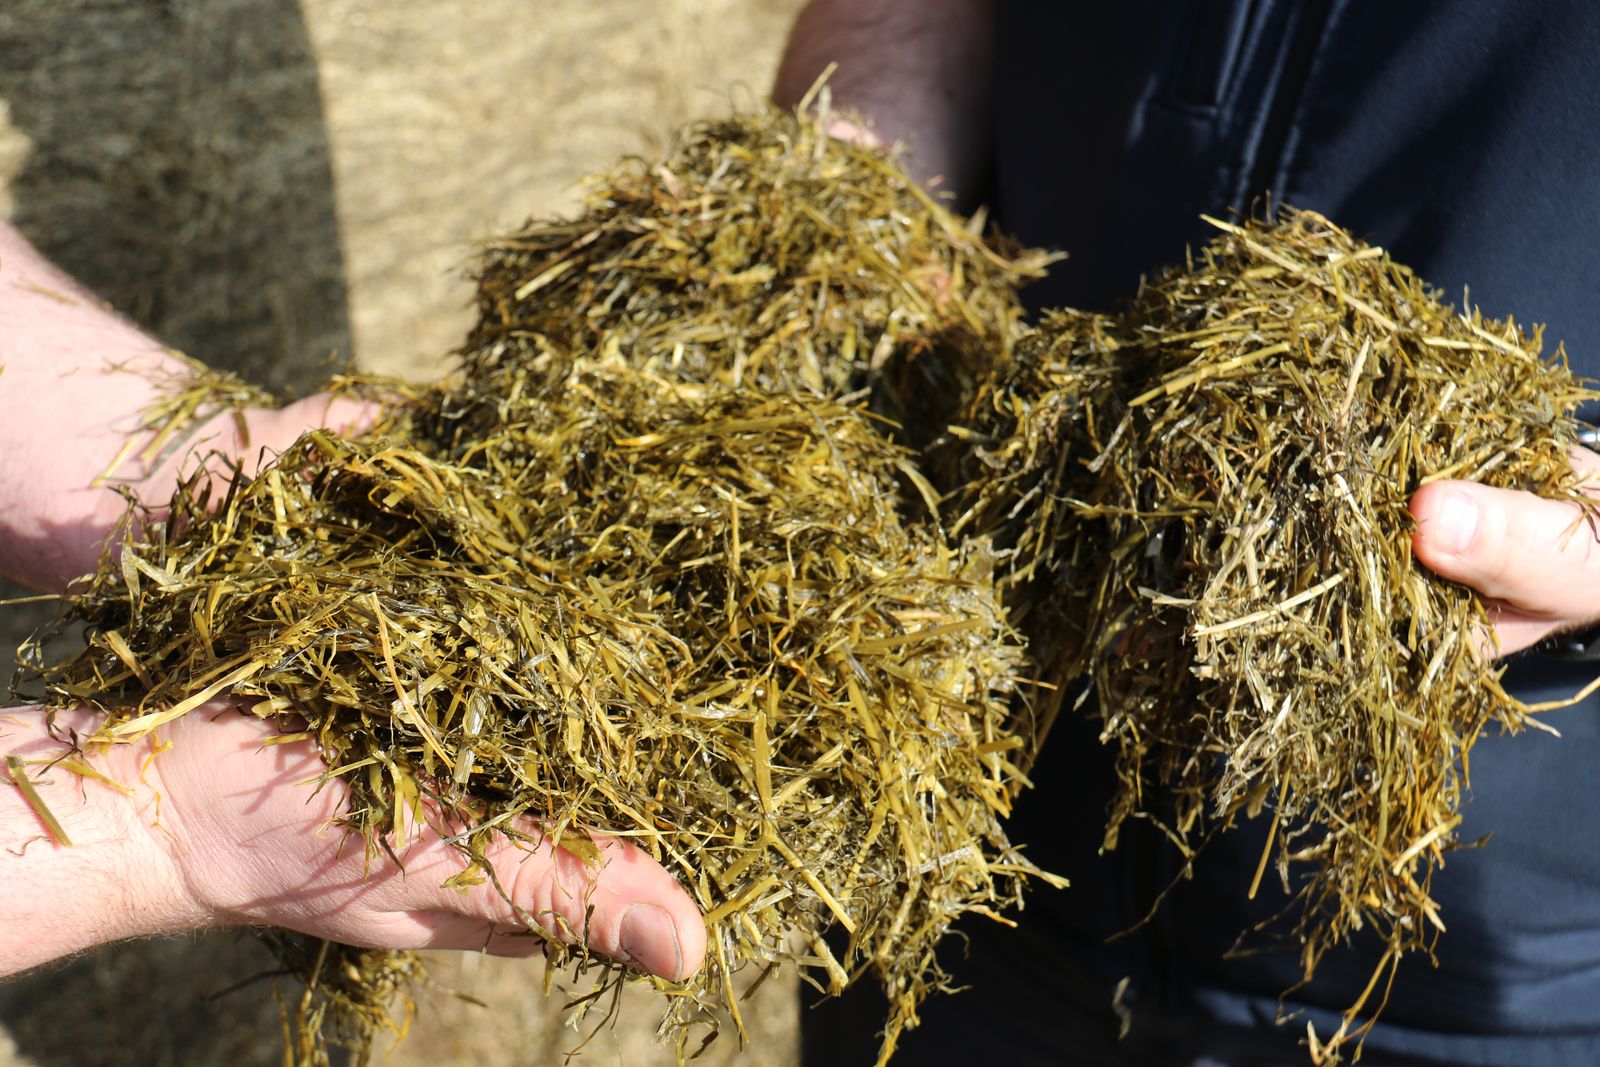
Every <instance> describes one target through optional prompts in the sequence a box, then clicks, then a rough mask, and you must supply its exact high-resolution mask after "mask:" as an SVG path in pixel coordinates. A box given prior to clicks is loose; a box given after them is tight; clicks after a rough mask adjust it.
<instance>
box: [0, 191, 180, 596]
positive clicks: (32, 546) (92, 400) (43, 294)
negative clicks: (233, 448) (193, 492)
mask: <svg viewBox="0 0 1600 1067" xmlns="http://www.w3.org/2000/svg"><path fill="white" fill-rule="evenodd" d="M0 365H3V370H0V574H4V575H5V576H6V577H9V578H13V579H15V580H18V581H21V582H23V583H25V584H28V585H33V586H36V587H40V588H59V587H61V586H62V585H64V584H65V583H66V582H67V581H68V580H70V579H71V578H73V577H75V576H76V575H77V574H79V573H82V572H83V571H84V570H85V569H88V568H89V567H92V565H93V562H94V560H95V558H96V556H97V555H98V553H99V549H100V545H101V544H102V543H103V541H104V540H105V536H106V534H107V533H108V532H109V531H110V530H111V528H112V527H113V526H114V525H115V523H116V522H117V520H118V519H119V517H120V516H121V515H122V513H123V511H124V510H125V505H124V503H123V500H122V498H121V497H120V496H119V495H118V494H117V492H116V491H115V490H113V489H111V488H108V487H106V486H104V485H100V486H97V485H96V484H95V483H96V480H97V479H98V478H100V476H102V475H104V474H107V473H108V472H109V471H110V468H111V467H112V465H113V463H114V461H116V459H117V457H118V455H119V454H120V453H121V452H122V451H123V449H124V446H125V445H126V444H127V443H128V441H129V438H130V437H134V436H137V435H138V433H139V430H140V413H141V412H142V411H144V409H145V408H146V407H147V406H148V405H149V404H150V403H151V401H152V400H153V399H154V398H155V396H156V395H157V390H158V389H159V387H160V386H159V383H160V382H162V381H163V380H170V379H172V378H174V377H179V376H182V375H183V374H184V373H185V371H186V368H185V364H184V363H183V362H182V360H180V359H179V358H178V357H176V356H174V355H173V354H172V353H171V352H169V351H167V350H166V349H165V348H163V347H162V346H161V345H160V344H159V343H157V342H156V341H155V340H153V339H152V338H150V337H149V336H147V335H146V334H144V333H142V332H140V331H139V330H138V329H137V328H135V327H134V326H133V325H132V324H131V323H129V322H127V321H126V320H125V319H123V318H121V317H119V316H118V315H116V314H115V313H113V312H112V311H110V310H109V309H107V308H106V307H105V306H104V305H102V304H101V303H100V302H99V301H98V300H96V299H95V298H94V297H93V296H91V295H90V294H89V293H87V292H85V291H84V290H82V289H80V288H79V287H78V286H77V285H75V284H74V283H73V282H72V280H71V279H69V278H68V277H67V276H66V275H64V274H62V273H61V272H60V271H59V270H57V269H56V268H55V267H53V266H52V265H51V264H50V263H48V262H47V261H46V260H45V259H44V258H43V257H42V256H41V255H39V253H38V252H37V251H35V250H34V249H33V248H32V247H31V246H29V244H28V243H27V242H26V241H25V240H24V239H23V238H22V236H21V235H20V234H18V233H17V232H16V231H15V230H14V229H12V228H11V227H10V226H8V225H6V224H5V223H4V222H0ZM115 473H116V474H117V475H118V476H120V477H123V478H127V479H130V480H131V481H130V484H136V483H137V480H138V479H139V478H140V477H141V476H142V475H145V474H147V473H148V471H146V470H145V469H144V467H143V465H142V461H141V459H140V457H139V456H137V455H133V456H130V457H128V459H127V462H125V463H124V464H123V465H122V467H121V469H120V470H118V471H117V472H115Z"/></svg>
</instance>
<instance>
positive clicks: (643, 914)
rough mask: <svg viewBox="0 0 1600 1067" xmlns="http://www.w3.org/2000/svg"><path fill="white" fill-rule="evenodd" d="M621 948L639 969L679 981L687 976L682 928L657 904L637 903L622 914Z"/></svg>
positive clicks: (618, 937)
mask: <svg viewBox="0 0 1600 1067" xmlns="http://www.w3.org/2000/svg"><path fill="white" fill-rule="evenodd" d="M617 941H618V945H617V947H618V948H619V949H621V950H622V954H623V955H625V956H627V957H628V959H630V960H632V961H633V962H634V963H635V964H637V965H638V966H639V967H641V968H643V969H644V970H647V971H649V972H650V973H651V974H658V975H660V976H661V977H663V978H668V979H671V980H672V981H677V980H678V978H679V977H681V976H682V974H683V948H682V947H681V946H680V945H679V944H678V927H677V925H676V924H674V923H673V921H672V916H670V915H668V914H667V913H666V910H665V909H663V908H661V907H659V906H657V905H655V904H635V905H633V906H632V907H630V908H629V909H628V910H627V911H625V912H623V913H622V926H621V928H620V929H619V930H618V933H617Z"/></svg>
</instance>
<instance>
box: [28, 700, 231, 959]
mask: <svg viewBox="0 0 1600 1067" xmlns="http://www.w3.org/2000/svg"><path fill="white" fill-rule="evenodd" d="M57 722H58V732H62V733H64V732H66V731H68V730H77V731H79V732H80V733H82V732H87V731H88V730H89V729H91V728H92V723H93V717H92V715H91V714H90V713H87V712H62V713H59V716H58V720H57ZM140 748H143V746H140ZM67 751H68V749H67V746H66V745H65V744H64V743H62V742H61V741H58V740H56V739H54V738H52V737H50V736H49V733H48V731H47V730H46V727H45V716H44V713H43V712H42V711H40V710H38V709H35V708H11V709H6V710H3V711H0V976H4V975H9V974H15V973H17V972H19V971H23V970H26V969H28V968H30V967H34V966H37V965H39V964H42V963H46V962H48V961H50V960H54V959H59V958H61V957H63V956H68V955H71V954H72V953H75V952H81V951H83V950H85V949H88V948H92V947H94V946H96V945H101V944H105V943H108V942H112V941H119V940H124V939H127V938H132V937H142V936H148V935H152V934H159V933H166V932H173V931H177V930H184V929H192V928H194V927H197V926H200V925H204V923H205V919H206V917H205V915H204V913H203V912H202V911H201V910H200V909H198V908H197V907H196V906H195V905H194V904H193V903H192V902H190V901H189V900H188V896H187V894H186V893H185V892H184V889H183V884H182V880H181V876H180V874H179V872H178V871H177V869H176V867H175V866H174V865H173V863H172V862H171V861H170V859H168V857H167V854H166V852H165V850H163V849H161V848H160V847H159V846H158V845H157V844H156V843H155V841H154V840H153V838H152V836H151V835H152V834H154V833H160V832H161V830H160V827H159V825H158V824H157V823H156V818H155V816H156V803H157V801H156V793H155V791H154V790H152V789H151V788H149V787H148V786H146V785H144V784H142V783H141V774H140V766H139V763H140V753H139V751H138V749H135V748H133V747H123V748H120V749H117V750H114V751H112V752H109V753H102V754H100V755H97V756H92V757H90V758H89V760H88V765H89V766H91V767H93V768H94V770H96V771H98V772H99V773H101V774H103V775H105V776H106V777H107V778H108V779H109V780H110V781H112V782H116V783H117V785H118V787H120V788H118V787H113V786H112V785H109V784H107V783H106V782H103V781H100V780H97V779H95V778H93V777H86V776H81V775H79V774H76V773H73V772H72V771H71V770H68V769H65V768H64V767H63V766H62V765H60V764H57V765H55V766H51V765H50V764H51V763H52V761H55V760H58V759H59V758H60V757H62V756H63V755H66V754H67ZM5 757H16V758H17V759H19V760H21V761H23V765H22V767H21V768H20V769H19V768H17V767H16V765H15V764H14V763H11V761H10V760H8V759H5ZM19 773H20V774H22V775H24V776H25V779H26V781H27V783H28V784H29V785H30V786H31V788H32V789H33V791H34V792H35V793H36V794H37V806H36V803H35V802H34V801H31V800H30V799H29V798H28V796H27V794H26V793H25V791H24V790H23V789H22V788H20V787H19V786H18V785H16V784H15V776H16V775H17V774H19ZM41 811H43V812H47V813H48V816H49V817H50V818H53V819H54V820H55V821H56V822H57V823H58V824H59V827H60V831H61V833H63V834H64V835H65V837H66V839H67V840H68V841H70V842H71V845H70V847H69V846H68V845H66V844H64V843H62V841H61V840H60V839H59V838H58V837H57V833H56V831H55V830H53V829H52V828H50V827H49V826H48V824H47V820H46V818H45V817H44V816H43V815H42V814H41Z"/></svg>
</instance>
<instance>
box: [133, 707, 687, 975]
mask: <svg viewBox="0 0 1600 1067" xmlns="http://www.w3.org/2000/svg"><path fill="white" fill-rule="evenodd" d="M274 733H275V731H274V729H273V728H272V727H271V726H269V725H267V724H265V723H262V722H260V721H259V720H257V719H255V718H254V717H251V716H248V715H244V714H241V713H240V712H239V711H238V710H237V709H236V708H235V707H233V706H232V705H231V704H228V703H227V702H225V701H224V702H219V703H218V704H214V705H211V706H209V707H207V708H202V709H199V710H197V711H195V712H193V713H191V714H190V715H188V716H187V717H185V718H184V719H181V720H179V721H178V722H177V723H174V724H173V725H172V726H171V727H169V728H167V729H166V730H163V731H162V738H161V739H162V741H163V742H169V743H170V747H169V746H167V745H165V744H164V745H163V746H162V749H163V750H162V751H160V752H158V753H157V754H156V756H155V758H154V759H153V760H151V761H150V763H149V764H148V766H149V768H150V770H147V771H146V772H145V778H146V783H145V784H144V785H143V786H141V789H146V790H152V791H155V792H159V793H160V795H161V802H160V806H159V811H158V817H157V818H155V819H153V820H152V819H149V818H146V819H145V820H143V825H144V826H145V827H146V829H147V831H148V833H149V834H150V838H151V843H152V845H153V847H154V848H155V849H157V850H159V852H160V854H161V855H163V856H165V857H167V858H168V860H169V861H170V863H171V865H172V867H173V868H175V870H176V873H177V877H176V878H175V879H171V880H170V882H171V883H174V884H176V885H178V886H179V887H181V888H180V890H179V891H180V892H181V893H183V894H184V895H185V896H186V899H185V900H184V901H182V902H181V903H180V905H179V907H180V909H182V908H187V909H188V910H189V911H190V913H191V915H192V920H193V921H194V922H195V924H196V925H214V924H216V925H228V924H262V925H272V926H281V927H285V928H287V929H291V930H297V931H300V932H302V933H307V934H314V935H317V936H319V937H325V938H329V939H332V940H335V941H340V942H344V943H346V944H353V945H361V946H370V947H380V948H455V949H471V950H479V949H484V950H487V951H489V952H491V953H493V954H495V955H506V956H526V955H531V954H534V953H538V952H540V951H541V950H542V949H543V947H544V939H545V937H547V936H548V937H555V938H559V939H561V940H565V941H568V942H574V941H582V942H584V943H586V944H587V945H588V947H589V948H590V949H591V950H593V951H595V952H597V953H599V954H601V955H604V956H608V957H611V958H613V959H617V960H621V961H624V962H627V963H631V964H633V965H634V966H636V967H638V968H639V969H641V970H644V971H648V972H650V973H652V974H655V975H659V976H660V977H663V978H667V979H671V980H680V979H683V978H687V977H688V976H690V975H692V974H693V973H694V972H695V971H697V970H698V969H699V968H700V965H701V963H702V962H703V960H704V957H705V947H706V943H705V926H704V923H703V921H702V919H701V917H700V914H699V911H698V910H697V908H696V907H695V904H694V902H693V901H692V900H691V899H690V897H689V895H688V894H687V893H686V892H685V891H684V890H683V889H682V887H680V886H679V885H678V883H677V881H676V880H674V878H673V877H672V875H670V874H669V873H667V871H666V870H665V869H664V868H662V867H661V866H660V865H659V864H657V863H656V862H655V861H654V860H652V859H651V858H650V857H649V856H648V855H647V854H646V853H645V852H644V851H643V850H642V849H639V848H637V847H635V846H634V845H631V844H628V843H625V842H622V841H619V840H616V839H614V838H607V837H602V836H596V837H594V838H593V841H594V843H595V845H596V846H598V853H599V860H598V861H597V862H590V863H586V862H585V861H584V860H581V859H579V858H578V857H577V856H575V855H574V854H573V853H571V852H568V851H566V850H564V849H561V848H558V847H555V846H554V845H553V844H552V843H551V842H550V840H549V839H548V838H544V837H543V836H542V835H540V834H539V832H538V830H537V828H536V827H532V826H529V827H526V828H525V829H526V830H527V832H528V834H529V837H530V839H531V841H532V842H537V844H533V843H529V842H522V843H517V842H513V841H510V840H506V839H503V838H502V839H499V840H497V842H496V844H495V845H493V846H491V847H490V849H489V858H490V861H491V862H492V864H493V866H494V869H495V873H496V878H495V880H496V881H498V882H499V885H500V887H501V888H503V889H504V891H505V895H504V896H503V895H502V894H501V892H500V889H497V888H496V886H495V885H494V884H493V883H492V882H487V881H486V882H483V883H482V884H479V885H475V886H472V887H471V888H468V889H465V890H458V889H455V888H446V887H445V886H444V883H445V882H446V881H447V880H449V879H450V878H451V877H452V876H453V875H456V874H458V873H460V872H461V871H462V869H463V867H464V866H465V861H464V859H463V857H462V856H461V854H460V853H459V852H458V851H457V850H456V849H455V848H453V847H451V846H450V845H448V844H446V843H444V841H443V840H442V839H441V837H440V833H439V832H438V830H437V829H435V828H434V827H433V826H429V825H426V823H427V822H428V821H430V820H427V819H425V820H424V822H423V824H421V825H416V826H414V827H412V828H411V829H410V830H409V831H408V833H407V835H406V836H407V839H406V840H404V841H397V840H393V839H392V838H391V839H390V841H389V845H390V847H391V848H392V850H393V853H394V858H391V857H390V856H389V855H387V854H385V853H384V852H383V851H381V850H379V851H377V852H376V854H373V853H371V852H369V850H368V848H367V847H366V842H365V841H364V840H363V839H362V838H361V837H360V836H359V835H356V834H352V833H351V832H350V831H348V830H347V829H346V828H345V827H344V826H342V825H339V824H338V823H337V822H336V820H337V819H338V817H339V816H340V815H341V814H342V813H343V812H344V811H345V810H346V808H345V805H346V801H347V799H348V793H347V791H346V790H345V788H344V787H343V785H342V783H340V782H338V781H337V780H335V781H334V782H331V783H327V784H325V785H323V786H322V788H320V789H318V788H317V786H316V781H317V779H318V778H319V777H320V775H321V773H322V772H323V770H324V769H325V766H324V764H323V763H322V761H321V759H320V758H319V756H318V754H317V751H316V749H315V748H314V747H313V745H312V744H311V743H310V742H308V741H297V742H291V743H287V744H271V745H268V744H266V742H268V741H269V740H271V739H272V738H273V735H274ZM152 772H153V773H152ZM431 821H434V822H436V821H437V820H436V819H435V820H431ZM396 860H398V861H399V866H396V862H395V861H396ZM161 881H162V880H161V879H153V880H152V884H160V883H161ZM508 898H509V899H508Z"/></svg>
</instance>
